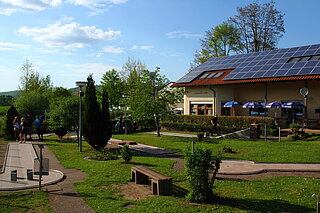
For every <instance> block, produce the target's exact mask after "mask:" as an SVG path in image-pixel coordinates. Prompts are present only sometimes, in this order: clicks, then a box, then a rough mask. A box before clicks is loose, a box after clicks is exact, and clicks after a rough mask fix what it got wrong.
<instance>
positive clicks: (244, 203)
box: [213, 197, 315, 212]
mask: <svg viewBox="0 0 320 213" xmlns="http://www.w3.org/2000/svg"><path fill="white" fill-rule="evenodd" d="M213 203H214V204H219V205H222V206H229V207H232V208H236V209H241V210H245V211H254V212H314V211H315V209H313V208H307V207H305V206H300V205H296V204H291V203H288V202H286V201H283V200H278V199H276V200H259V199H248V198H247V199H238V198H223V197H216V200H215V202H213Z"/></svg>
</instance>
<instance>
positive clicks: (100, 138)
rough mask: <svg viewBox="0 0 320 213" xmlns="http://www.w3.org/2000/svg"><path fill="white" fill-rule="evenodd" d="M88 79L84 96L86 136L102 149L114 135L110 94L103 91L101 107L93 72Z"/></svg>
mask: <svg viewBox="0 0 320 213" xmlns="http://www.w3.org/2000/svg"><path fill="white" fill-rule="evenodd" d="M87 81H88V83H87V86H86V89H85V96H84V137H85V138H86V140H87V141H88V143H89V144H90V145H91V146H92V147H93V148H94V149H95V150H100V149H101V148H103V147H105V146H106V145H107V143H108V141H109V139H110V138H111V135H112V129H111V124H110V123H111V122H110V114H109V103H108V94H107V92H106V91H103V96H102V107H100V104H99V103H98V101H97V96H96V88H95V85H94V80H93V78H92V74H91V75H89V76H88V78H87Z"/></svg>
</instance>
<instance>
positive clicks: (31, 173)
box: [27, 169, 33, 180]
mask: <svg viewBox="0 0 320 213" xmlns="http://www.w3.org/2000/svg"><path fill="white" fill-rule="evenodd" d="M27 180H33V171H32V169H27Z"/></svg>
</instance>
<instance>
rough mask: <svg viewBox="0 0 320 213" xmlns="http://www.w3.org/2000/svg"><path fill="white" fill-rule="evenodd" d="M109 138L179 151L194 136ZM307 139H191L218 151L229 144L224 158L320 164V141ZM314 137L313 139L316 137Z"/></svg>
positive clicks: (199, 144)
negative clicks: (228, 151)
mask: <svg viewBox="0 0 320 213" xmlns="http://www.w3.org/2000/svg"><path fill="white" fill-rule="evenodd" d="M113 138H116V139H123V140H131V141H136V142H139V143H143V144H148V145H153V146H158V147H162V148H166V149H171V150H176V151H179V152H183V150H184V149H186V148H187V147H189V146H191V141H192V140H194V141H197V139H196V138H183V137H174V136H165V135H162V136H161V137H156V136H155V135H149V134H129V135H114V136H113ZM311 139H312V138H309V140H310V141H289V140H286V141H282V142H277V141H250V140H235V139H233V140H231V139H230V140H229V139H224V140H218V139H205V141H203V142H195V145H196V146H201V147H203V148H207V149H211V150H213V152H218V151H221V150H222V148H223V147H224V146H227V147H231V148H232V150H234V151H235V153H223V157H224V158H229V159H242V160H251V161H256V162H290V163H320V140H319V137H318V138H317V137H316V136H314V137H313V140H311ZM316 139H317V140H316Z"/></svg>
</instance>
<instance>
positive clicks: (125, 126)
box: [120, 94, 129, 135]
mask: <svg viewBox="0 0 320 213" xmlns="http://www.w3.org/2000/svg"><path fill="white" fill-rule="evenodd" d="M128 97H129V95H125V94H123V95H122V98H128ZM126 102H127V101H126ZM124 122H125V123H124V134H125V135H126V134H127V133H128V123H127V104H125V110H124ZM120 125H121V124H120Z"/></svg>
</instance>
